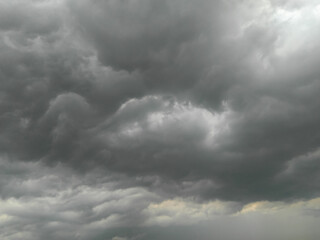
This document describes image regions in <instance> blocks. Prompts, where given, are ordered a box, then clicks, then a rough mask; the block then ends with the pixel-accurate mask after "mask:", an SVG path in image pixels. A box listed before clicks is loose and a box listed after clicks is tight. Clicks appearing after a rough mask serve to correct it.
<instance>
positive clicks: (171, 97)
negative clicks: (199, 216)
mask: <svg viewBox="0 0 320 240" xmlns="http://www.w3.org/2000/svg"><path fill="white" fill-rule="evenodd" d="M319 9H320V5H317V2H316V1H307V2H302V1H298V0H297V1H267V0H266V1H258V2H256V1H251V0H246V1H223V0H215V1H209V0H200V1H197V2H195V1H191V0H173V1H172V0H171V1H169V0H168V1H167V0H163V1H157V0H118V1H116V0H106V1H100V0H95V1H89V0H77V1H76V0H42V1H41V0H38V1H35V0H34V1H31V0H30V1H29V0H28V1H21V0H14V1H0V131H1V135H0V157H1V159H3V160H1V161H2V163H1V164H2V165H3V169H2V170H1V177H0V196H1V198H2V200H3V201H7V200H8V199H16V198H17V199H18V198H26V199H29V200H30V199H32V197H36V198H37V199H38V200H37V201H39V202H37V203H36V204H39V205H41V206H43V205H44V203H45V201H44V200H43V199H42V198H41V197H42V196H43V197H44V196H45V195H48V196H49V195H50V194H53V195H54V196H56V197H57V196H58V195H59V192H60V193H61V194H62V193H63V194H67V193H64V192H68V190H67V189H65V188H63V187H61V186H60V185H59V184H56V183H55V182H56V181H58V180H57V179H59V178H61V180H60V181H61V184H62V185H64V184H66V185H68V186H69V187H70V189H72V191H71V190H70V191H71V192H70V194H71V195H74V196H76V197H75V198H76V199H75V200H74V201H80V202H81V203H82V204H84V205H81V204H80V205H79V206H75V208H76V209H74V212H77V211H78V209H81V208H84V209H87V210H84V212H83V213H82V215H81V216H80V217H79V216H78V215H72V214H73V213H70V214H71V215H72V216H71V215H68V214H67V215H63V214H62V215H59V214H57V215H56V216H53V218H55V219H56V220H52V221H53V222H57V224H58V222H59V221H66V222H69V223H68V224H70V226H71V225H72V226H75V225H76V224H84V225H85V223H88V222H91V223H92V222H95V221H96V222H95V224H96V225H94V226H93V225H92V226H91V225H90V226H89V225H86V226H87V227H88V229H87V232H86V233H84V232H82V233H81V234H82V235H81V234H80V233H79V234H80V235H81V236H82V238H81V239H85V238H86V237H83V236H87V237H88V238H90V237H92V236H94V235H92V234H93V233H92V232H94V231H95V230H94V229H96V228H97V226H100V225H99V224H102V225H103V224H108V221H109V220H110V219H109V220H108V218H107V216H109V217H110V216H112V219H111V220H110V224H111V223H112V224H113V223H115V225H112V226H113V227H114V229H117V228H120V229H123V227H126V228H128V229H131V228H133V230H132V232H131V234H128V235H123V237H122V238H121V236H122V235H121V234H119V232H117V230H114V232H113V230H112V231H111V230H110V231H111V233H110V236H109V235H108V236H107V235H104V234H106V233H101V234H102V235H101V236H102V237H101V238H100V237H99V236H98V235H96V236H97V237H96V238H95V239H105V238H107V239H108V238H110V239H113V240H116V239H127V238H128V239H145V238H146V236H153V234H156V235H158V236H160V235H161V234H160V233H155V232H157V231H158V229H155V230H153V229H149V228H148V229H147V230H146V229H144V230H143V231H146V232H148V233H146V234H147V235H141V236H140V235H139V234H141V232H139V231H138V232H135V231H137V230H136V228H135V227H136V226H137V225H139V224H136V225H135V224H133V225H132V222H134V220H133V219H135V218H137V219H139V221H140V222H139V223H141V224H142V223H144V222H145V221H146V220H145V219H146V217H145V215H144V214H141V212H143V211H144V210H143V209H145V208H147V207H148V204H150V203H151V202H159V201H162V200H165V199H167V198H187V199H193V200H195V201H199V202H207V201H209V202H210V201H216V200H219V201H225V202H233V203H234V204H235V205H234V206H232V207H231V208H232V209H233V211H238V210H239V209H241V206H243V205H245V204H248V203H251V202H256V201H271V202H272V201H284V202H291V203H292V202H296V201H299V200H305V201H307V200H311V199H313V198H317V197H319V193H320V192H319V189H320V185H319V182H320V181H319V180H320V177H319V176H320V162H319V157H320V153H319V147H320V127H319V122H320V116H319V114H318V113H319V112H320V102H319V101H317V99H318V96H319V95H320V70H319V67H318V66H319V64H320V57H319V54H318V52H319V50H320V44H319V43H320V41H319V39H320V31H319V24H320V10H319ZM36 169H45V170H43V171H45V172H44V174H43V175H41V174H40V175H41V176H40V175H37V174H36V175H35V172H36ZM50 169H51V170H50ZM57 169H60V170H59V171H62V170H61V169H63V171H62V174H61V175H59V176H57V175H56V173H53V172H54V171H56V170H57ZM52 171H53V172H52ZM70 174H71V175H72V174H74V179H77V180H74V181H75V182H71V183H70V182H69V181H73V180H71V178H70V179H69V177H70V176H69V175H70ZM105 176H110V178H112V187H110V186H109V185H108V186H107V187H106V186H105V185H103V184H109V181H111V180H110V179H109V178H108V179H105V178H104V177H105ZM50 177H51V178H52V180H50V179H51V178H50ZM64 177H65V178H66V179H64ZM32 179H33V180H32ZM35 179H37V180H35ZM39 179H42V180H39ZM81 179H83V181H85V182H81ZM88 179H89V180H88ZM28 181H31V183H30V182H29V185H28V184H27V186H26V187H19V186H18V185H19V184H17V183H18V182H22V183H23V184H25V182H28ZM34 181H35V182H34ZM37 181H40V182H42V183H41V184H40V182H39V183H37ZM86 187H87V188H88V189H86ZM77 188H78V189H79V192H77V190H76V189H77ZM38 189H43V192H42V193H41V191H40V192H39V191H38ZM50 189H51V190H52V191H53V192H50ZM99 189H100V190H101V189H103V191H107V192H108V191H119V195H117V196H118V197H119V198H121V197H125V196H127V195H128V196H131V195H132V196H135V197H133V199H139V200H141V204H138V206H136V211H135V210H134V205H135V203H133V202H134V201H133V200H132V198H130V197H128V199H129V200H128V202H124V203H123V204H122V203H121V204H120V206H121V207H123V206H126V207H127V208H126V209H127V210H128V211H129V213H128V214H127V215H126V214H125V213H124V212H122V210H114V209H113V210H110V212H108V211H107V212H106V211H105V209H104V210H103V211H102V212H103V213H101V214H105V216H101V215H99V214H100V213H98V212H94V211H93V210H92V209H93V208H94V205H95V204H101V203H102V202H104V201H107V202H108V201H109V200H106V198H102V199H100V200H96V199H95V200H92V201H91V200H90V199H89V200H81V199H82V198H81V196H80V195H77V194H80V192H83V194H84V195H85V196H84V197H83V199H86V198H87V195H90V194H88V192H90V191H92V194H96V193H97V192H99ZM106 189H107V190H106ZM110 189H112V190H110ZM86 191H88V192H86ZM127 191H128V192H127ZM132 191H133V192H132ZM135 191H137V193H135ZM140 191H141V192H140ZM85 192H86V193H85ZM86 194H87V195H86ZM135 194H137V195H135ZM139 194H141V195H139ZM50 196H51V195H50ZM63 196H64V197H62V195H61V196H60V200H61V199H69V200H68V201H73V200H72V197H71V196H68V197H66V198H65V195H63ZM77 196H78V198H77ZM80 198H81V199H80ZM29 200H28V201H29ZM60 200H59V201H60ZM8 201H9V200H8ZM28 201H27V202H28ZM50 201H53V202H54V203H52V204H53V205H52V206H54V207H53V208H54V209H57V211H58V212H59V211H61V212H63V210H62V208H63V207H62V206H61V205H59V204H61V201H62V200H61V201H60V202H59V201H58V202H59V204H58V203H56V202H55V201H56V200H54V198H52V199H51V200H50ZM98 202H99V203H98ZM6 204H7V203H6ZM30 204H31V202H30ZM9 205H10V204H9V203H8V206H9ZM70 208H71V207H70ZM90 209H91V210H90ZM12 211H14V210H12ZM48 211H49V210H48ZM70 211H71V212H72V211H73V210H70ZM92 211H93V212H92ZM114 211H115V212H114ZM9 212H10V211H9ZM231 212H232V211H231ZM6 214H7V213H6ZM19 214H20V213H19ZM23 214H26V215H25V216H26V217H28V214H29V213H23ZM50 214H51V212H50V213H48V214H47V215H45V217H44V218H46V217H47V216H49V215H50ZM74 214H75V213H74ZM77 214H78V213H77ZM9 215H10V214H9ZM314 215H315V216H316V215H317V214H314ZM38 217H39V218H41V216H40V215H39V216H38ZM77 217H78V218H79V219H78V220H77V221H78V222H77V221H76V220H75V219H76V218H77ZM126 218H127V219H126ZM59 219H60V220H59ZM98 219H99V221H102V220H101V219H104V220H105V221H106V222H104V223H102V222H100V223H98V222H99V221H98ZM114 219H116V220H114ZM20 221H22V220H19V223H16V222H14V221H13V223H12V224H17V225H16V226H23V224H24V222H20ZM23 221H24V220H23ZM30 221H33V220H30ZM35 221H36V220H35ZM0 222H1V218H0ZM120 223H121V224H120ZM19 224H20V225H19ZM37 224H38V223H36V224H34V225H32V226H33V227H37V226H38V225H37ZM39 224H40V223H39ZM118 224H119V225H118ZM141 224H140V225H141ZM58 225H59V224H58ZM58 225H57V226H56V225H54V224H53V225H52V226H51V225H50V227H48V226H46V227H44V226H42V228H43V229H46V231H45V232H44V233H43V234H44V235H46V234H48V236H52V239H60V238H61V236H68V237H69V238H70V239H80V238H79V236H80V235H79V236H78V237H77V235H73V236H69V235H65V234H67V230H65V231H64V230H61V236H60V237H59V236H58V235H55V234H56V231H55V230H54V229H55V227H57V228H59V229H60V225H59V226H58ZM142 225H143V224H142ZM51 227H52V228H51ZM148 227H150V226H148ZM71 228H72V227H71ZM98 228H99V227H98ZM196 228H197V227H196ZM9 229H10V230H9ZM12 229H14V227H13V228H12V227H10V228H8V230H7V231H8V232H9V231H13V230H12ZM66 229H68V228H66ZM72 229H75V228H72ZM26 231H27V230H26ZM50 231H51V232H50ZM128 231H129V232H130V231H131V230H128ZM167 231H168V234H169V235H170V234H171V233H170V231H171V230H170V229H167ZM183 231H184V230H181V231H180V232H183ZM10 234H11V233H10ZM10 234H9V233H8V236H9V235H10ZM12 234H13V233H12ZM39 234H40V233H39ZM41 234H42V233H41ZM41 234H40V235H37V236H33V237H34V238H33V239H41V238H43V236H44V235H41ZM50 234H51V235H50ZM85 234H88V235H85ZM148 234H149V235H148ZM172 234H173V233H172ZM129 235H130V236H131V235H132V236H133V235H134V236H137V237H136V238H134V237H133V238H129ZM169 235H168V236H169ZM173 235H174V234H173ZM173 235H170V237H166V236H165V235H163V236H162V235H161V236H162V237H160V238H161V239H164V238H170V239H171V238H172V239H173V238H174V237H173ZM0 236H2V235H0ZM3 236H4V239H22V238H20V237H19V236H18V235H16V238H15V237H13V238H10V237H7V238H6V236H5V235H3ZM12 236H15V235H12ZM116 236H117V237H116ZM245 237H246V236H245V235H244V238H245ZM31 238H32V236H31V237H30V239H31ZM160 238H159V237H158V238H156V237H152V239H160ZM177 238H178V239H183V238H185V237H184V236H182V235H181V236H178V237H177ZM194 238H197V237H196V236H195V237H194ZM199 238H200V239H201V238H204V239H206V237H205V236H202V235H201V236H199ZM27 239H28V238H27ZM261 239H262V238H261ZM310 239H311V238H310Z"/></svg>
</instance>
